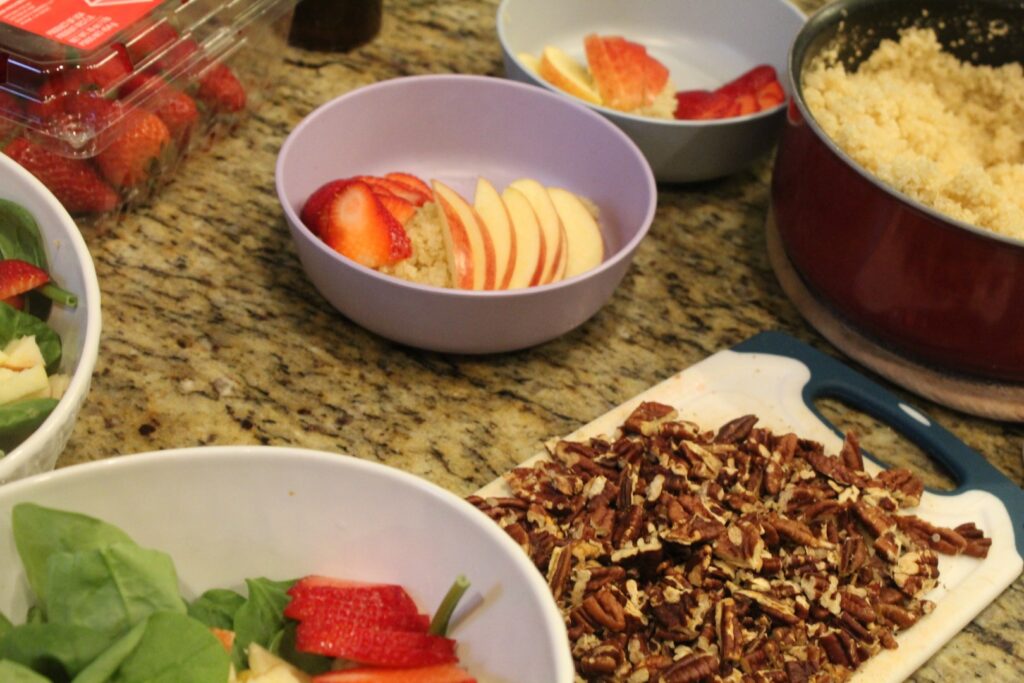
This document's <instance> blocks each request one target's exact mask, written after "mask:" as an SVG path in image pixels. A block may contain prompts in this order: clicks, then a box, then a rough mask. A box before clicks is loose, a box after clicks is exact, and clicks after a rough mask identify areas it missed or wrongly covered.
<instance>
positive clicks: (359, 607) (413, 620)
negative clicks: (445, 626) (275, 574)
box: [284, 575, 429, 631]
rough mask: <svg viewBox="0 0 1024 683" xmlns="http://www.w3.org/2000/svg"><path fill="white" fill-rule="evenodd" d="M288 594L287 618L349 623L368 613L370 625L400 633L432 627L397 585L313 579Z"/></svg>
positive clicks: (311, 577) (293, 587)
mask: <svg viewBox="0 0 1024 683" xmlns="http://www.w3.org/2000/svg"><path fill="white" fill-rule="evenodd" d="M288 594H289V595H290V596H291V598H292V600H291V602H290V603H289V604H288V605H287V606H286V607H285V610H284V614H285V616H287V617H290V618H292V619H297V620H300V621H301V620H305V619H314V620H316V619H330V620H332V621H346V620H349V619H350V617H359V615H360V614H364V613H365V614H366V616H367V619H368V622H367V624H366V625H372V623H377V622H380V624H381V625H382V626H388V627H391V628H395V629H397V630H406V629H408V630H422V631H426V630H427V627H428V626H429V617H426V615H422V614H419V611H418V609H417V608H416V603H415V602H413V599H412V598H411V597H410V596H409V594H408V593H407V592H406V591H405V589H404V588H402V587H401V586H398V585H395V584H385V583H364V582H360V581H347V580H342V579H332V578H328V577H324V576H316V575H313V576H307V577H305V578H303V579H300V580H299V581H297V582H296V583H295V584H294V585H293V586H292V587H291V588H290V589H289V590H288ZM424 620H426V621H425V623H424ZM371 622H372V623H371Z"/></svg>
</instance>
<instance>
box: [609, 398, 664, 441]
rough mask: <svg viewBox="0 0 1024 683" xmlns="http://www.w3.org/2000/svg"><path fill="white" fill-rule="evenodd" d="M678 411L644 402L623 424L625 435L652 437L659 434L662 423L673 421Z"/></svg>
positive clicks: (658, 404)
mask: <svg viewBox="0 0 1024 683" xmlns="http://www.w3.org/2000/svg"><path fill="white" fill-rule="evenodd" d="M675 415H676V409H675V408H673V407H672V406H667V405H665V404H664V403H655V402H653V401H644V402H643V403H641V404H640V405H638V406H637V407H636V408H635V409H634V410H633V412H632V413H631V414H630V415H629V417H627V418H626V421H625V422H624V423H623V424H622V432H623V433H624V434H641V435H644V436H651V435H653V434H657V433H658V431H659V426H660V424H661V423H662V422H667V421H668V420H671V419H672V418H673V417H675Z"/></svg>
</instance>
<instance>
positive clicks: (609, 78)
mask: <svg viewBox="0 0 1024 683" xmlns="http://www.w3.org/2000/svg"><path fill="white" fill-rule="evenodd" d="M583 47H584V50H585V52H586V56H587V65H588V66H589V67H590V73H591V74H592V75H593V77H594V85H596V86H597V90H598V92H599V93H600V94H601V101H602V102H603V103H604V104H605V106H607V107H611V108H612V109H619V110H621V111H631V110H633V109H636V108H638V107H640V106H641V105H642V104H643V103H644V66H643V62H644V56H645V54H646V51H645V50H644V49H643V46H640V45H637V44H636V43H631V42H630V41H628V40H626V39H625V38H623V37H621V36H598V35H596V34H593V33H591V34H589V35H587V36H586V37H585V38H584V39H583ZM638 48H639V49H638Z"/></svg>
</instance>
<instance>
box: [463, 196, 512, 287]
mask: <svg viewBox="0 0 1024 683" xmlns="http://www.w3.org/2000/svg"><path fill="white" fill-rule="evenodd" d="M473 208H474V209H475V210H476V214H477V216H478V217H479V218H480V221H481V222H482V223H483V227H484V228H485V229H486V231H487V232H488V233H490V235H491V242H492V243H493V244H494V286H495V288H496V289H508V285H509V282H510V281H511V280H512V271H513V269H514V268H515V262H516V233H515V230H514V229H513V227H512V219H511V218H510V217H509V215H508V209H507V208H506V207H505V202H503V201H502V200H501V195H500V194H498V191H497V190H496V189H494V185H492V184H491V183H490V181H488V180H486V179H485V178H479V179H477V181H476V195H475V196H474V199H473Z"/></svg>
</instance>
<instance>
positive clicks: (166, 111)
mask: <svg viewBox="0 0 1024 683" xmlns="http://www.w3.org/2000/svg"><path fill="white" fill-rule="evenodd" d="M155 100H156V109H155V112H156V115H157V116H158V117H160V120H161V121H163V122H164V125H166V126H167V130H168V131H170V133H171V137H172V138H174V140H175V141H176V142H178V144H183V143H184V142H185V141H187V140H188V138H189V136H190V135H191V134H192V129H193V128H194V127H195V125H196V123H197V122H198V121H199V107H197V106H196V101H195V100H193V99H192V98H191V97H189V96H188V95H187V94H186V93H184V92H182V91H181V90H178V89H177V88H174V87H172V86H167V89H166V90H165V91H163V92H160V93H158V94H157V95H156V97H155Z"/></svg>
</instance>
